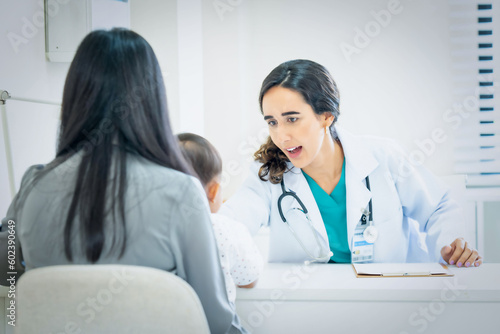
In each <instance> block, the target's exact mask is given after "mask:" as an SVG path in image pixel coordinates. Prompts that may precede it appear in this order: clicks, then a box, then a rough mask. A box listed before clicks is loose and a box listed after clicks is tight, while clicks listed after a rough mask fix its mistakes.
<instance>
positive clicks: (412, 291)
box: [0, 263, 500, 334]
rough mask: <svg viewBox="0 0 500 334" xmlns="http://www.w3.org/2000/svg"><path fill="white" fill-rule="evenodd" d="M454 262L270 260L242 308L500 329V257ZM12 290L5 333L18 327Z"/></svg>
mask: <svg viewBox="0 0 500 334" xmlns="http://www.w3.org/2000/svg"><path fill="white" fill-rule="evenodd" d="M450 268H451V271H452V272H453V273H455V277H429V278H420V277H413V278H410V277H405V278H393V277H391V278H356V277H355V276H354V272H353V270H352V267H351V266H350V265H339V264H317V265H311V266H309V267H305V266H301V265H291V264H268V265H267V266H266V268H265V270H264V274H263V276H262V277H261V278H260V280H259V282H258V284H257V286H256V287H255V288H253V289H238V292H237V300H236V308H237V310H238V313H239V315H240V318H241V320H242V322H243V324H244V325H245V327H246V328H248V329H249V330H251V331H252V333H290V334H294V333H308V334H309V333H312V334H318V333H339V334H343V333H364V334H375V333H384V334H386V333H387V334H389V333H396V334H410V333H411V334H412V333H453V334H458V333H498V331H499V328H500V264H493V263H486V264H483V265H482V266H481V267H479V268H472V269H460V268H455V267H450ZM7 292H8V288H7V287H3V286H0V305H5V306H4V307H3V308H2V307H0V334H2V333H7V334H8V333H13V328H12V327H11V326H9V325H8V324H7V319H6V318H5V311H6V307H7V306H8V303H9V299H8V298H6V296H7Z"/></svg>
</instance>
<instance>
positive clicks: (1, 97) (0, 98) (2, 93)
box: [0, 89, 61, 198]
mask: <svg viewBox="0 0 500 334" xmlns="http://www.w3.org/2000/svg"><path fill="white" fill-rule="evenodd" d="M7 100H17V101H24V102H31V103H41V104H49V105H55V106H60V105H61V103H59V102H54V101H47V100H39V99H28V98H24V97H17V96H11V95H10V94H9V92H8V91H6V90H1V89H0V108H1V110H0V112H1V114H2V115H1V117H2V128H3V139H4V144H5V158H6V161H7V172H8V174H9V188H10V193H11V196H12V198H14V196H15V195H16V187H15V183H14V164H13V159H12V150H11V147H12V146H11V145H10V136H9V127H8V124H7V110H6V106H5V105H6V103H7Z"/></svg>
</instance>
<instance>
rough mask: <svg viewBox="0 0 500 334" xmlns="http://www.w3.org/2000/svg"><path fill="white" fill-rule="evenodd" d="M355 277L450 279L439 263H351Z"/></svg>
mask: <svg viewBox="0 0 500 334" xmlns="http://www.w3.org/2000/svg"><path fill="white" fill-rule="evenodd" d="M352 268H353V269H354V274H355V275H356V277H361V278H366V277H451V276H454V274H453V273H451V272H450V270H449V269H448V267H447V266H446V265H444V264H440V263H353V264H352Z"/></svg>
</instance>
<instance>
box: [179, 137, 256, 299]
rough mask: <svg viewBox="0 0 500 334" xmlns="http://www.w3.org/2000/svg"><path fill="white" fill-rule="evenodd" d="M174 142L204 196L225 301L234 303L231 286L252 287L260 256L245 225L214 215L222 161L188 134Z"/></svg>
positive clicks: (212, 149)
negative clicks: (222, 277) (208, 212)
mask: <svg viewBox="0 0 500 334" xmlns="http://www.w3.org/2000/svg"><path fill="white" fill-rule="evenodd" d="M177 138H178V140H179V144H180V147H181V150H182V153H183V154H184V156H185V157H186V159H187V160H188V162H190V163H191V165H192V167H193V169H194V171H195V172H196V174H197V175H198V178H199V180H200V182H201V184H202V185H203V188H204V189H205V192H206V194H207V198H208V202H209V205H210V211H211V212H212V226H213V228H214V234H215V239H216V241H217V246H218V248H219V257H220V262H221V265H222V271H223V272H224V277H225V281H226V289H227V293H228V297H229V300H230V301H231V302H233V303H234V301H235V299H236V289H235V285H237V286H238V287H241V288H252V287H253V286H255V283H256V282H257V278H258V277H259V275H260V273H261V271H262V267H263V260H262V255H261V254H260V252H259V250H258V249H257V246H256V245H255V243H254V241H253V239H252V236H251V235H250V232H249V231H248V229H247V228H246V226H245V225H243V224H242V223H240V222H237V221H234V220H231V219H229V218H227V217H225V216H222V215H219V214H217V213H216V212H217V211H219V208H220V206H221V204H222V190H221V186H220V182H221V177H222V159H221V157H220V155H219V153H218V152H217V150H216V149H215V147H214V146H213V145H212V144H210V142H209V141H208V140H206V139H205V138H203V137H201V136H198V135H195V134H192V133H181V134H179V135H177Z"/></svg>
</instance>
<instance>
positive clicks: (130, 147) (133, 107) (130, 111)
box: [34, 28, 191, 263]
mask: <svg viewBox="0 0 500 334" xmlns="http://www.w3.org/2000/svg"><path fill="white" fill-rule="evenodd" d="M75 154H80V155H81V161H80V162H79V163H78V164H77V165H76V166H68V164H66V165H64V166H61V167H65V168H66V170H67V168H77V169H78V172H77V176H76V180H75V185H74V193H73V198H72V200H71V204H70V206H69V209H68V214H67V216H66V222H65V227H64V247H65V254H66V257H67V258H68V260H72V253H73V251H74V250H73V249H72V245H71V236H72V235H74V233H72V232H73V231H74V230H75V229H76V230H77V231H78V232H79V233H78V235H79V236H80V237H81V241H82V243H81V244H82V247H83V249H82V251H83V252H84V254H85V256H86V258H87V259H88V260H89V261H90V262H92V263H95V262H97V261H98V260H99V258H100V257H101V253H102V252H103V249H104V240H106V238H105V231H113V232H114V233H113V235H112V238H111V240H112V242H111V245H109V246H110V247H109V248H110V249H111V250H115V249H119V250H120V257H121V256H122V255H123V253H124V251H125V247H126V243H127V238H126V235H127V234H126V219H125V192H126V189H127V164H126V160H127V155H135V156H140V157H142V158H145V159H147V160H149V161H151V162H153V163H156V164H158V165H161V166H165V167H169V168H172V169H175V170H178V171H181V172H185V173H189V174H191V168H190V167H189V165H188V164H187V162H186V161H185V159H184V158H183V156H182V153H181V152H180V149H179V147H178V144H177V140H176V138H175V137H174V135H173V134H172V130H171V127H170V123H169V118H168V110H167V98H166V92H165V86H164V83H163V78H162V74H161V70H160V67H159V64H158V60H157V59H156V56H155V54H154V52H153V49H152V48H151V46H150V45H149V44H148V42H147V41H146V40H145V39H144V38H142V37H141V36H139V35H138V34H137V33H135V32H133V31H130V30H127V29H117V28H116V29H112V30H110V31H104V30H98V31H94V32H92V33H90V34H89V35H87V36H86V37H85V38H84V40H83V41H82V42H81V44H80V46H79V47H78V50H77V52H76V55H75V58H74V59H73V62H72V64H71V66H70V68H69V72H68V75H67V78H66V83H65V86H64V94H63V102H62V115H61V124H60V129H59V138H58V148H57V154H56V158H55V159H54V160H53V161H52V162H51V163H50V164H48V165H47V166H46V168H45V169H44V170H43V171H42V172H41V173H39V174H38V175H37V177H36V178H35V180H34V183H36V182H37V181H38V180H39V179H40V178H41V177H43V175H45V174H46V173H48V172H49V171H50V170H54V169H55V168H56V167H58V166H60V165H61V164H63V163H64V162H65V161H67V160H68V159H69V158H70V157H72V156H74V155H75ZM68 163H69V162H68ZM61 170H62V171H61ZM54 172H56V173H59V174H60V173H64V169H63V168H58V169H57V170H55V171H54ZM108 198H111V200H110V201H108ZM109 212H111V213H112V214H111V216H112V218H113V219H111V220H110V224H112V228H110V229H108V228H105V226H104V225H105V217H106V214H108V213H109ZM117 216H119V218H118V217H117ZM76 217H78V218H79V219H78V220H76V219H75V218H76ZM76 221H78V224H79V226H75V222H76ZM106 248H107V247H106Z"/></svg>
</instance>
